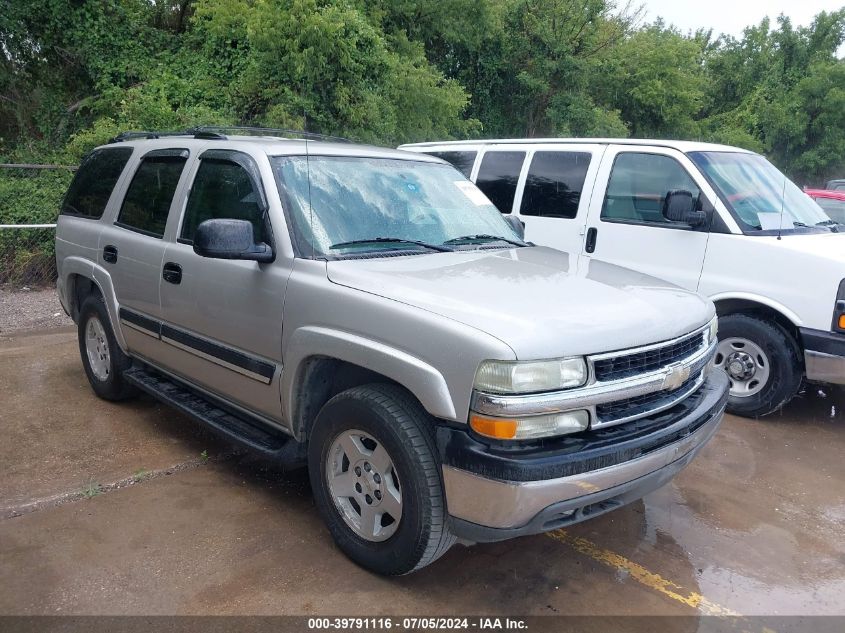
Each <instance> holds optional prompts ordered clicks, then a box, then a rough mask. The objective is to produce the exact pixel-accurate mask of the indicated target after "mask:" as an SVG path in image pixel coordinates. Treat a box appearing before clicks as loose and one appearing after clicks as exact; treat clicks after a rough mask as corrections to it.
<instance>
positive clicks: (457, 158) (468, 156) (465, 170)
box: [431, 152, 478, 178]
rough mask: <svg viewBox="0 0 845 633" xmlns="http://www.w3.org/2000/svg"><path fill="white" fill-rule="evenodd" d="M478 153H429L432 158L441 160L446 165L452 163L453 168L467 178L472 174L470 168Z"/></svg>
mask: <svg viewBox="0 0 845 633" xmlns="http://www.w3.org/2000/svg"><path fill="white" fill-rule="evenodd" d="M476 154H478V152H431V155H432V156H437V158H442V159H443V160H445V161H446V162H447V163H452V164H453V165H454V166H455V168H456V169H457V170H458V171H459V172H461V173H462V174H463V175H464V176H466V177H467V178H469V175H470V174H471V173H472V166H473V164H474V163H475V156H476Z"/></svg>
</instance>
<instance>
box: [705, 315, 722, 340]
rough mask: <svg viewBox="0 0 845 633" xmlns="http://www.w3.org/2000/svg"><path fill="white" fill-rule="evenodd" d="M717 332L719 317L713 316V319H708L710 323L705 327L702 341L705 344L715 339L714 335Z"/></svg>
mask: <svg viewBox="0 0 845 633" xmlns="http://www.w3.org/2000/svg"><path fill="white" fill-rule="evenodd" d="M718 333H719V317H713V320H712V321H710V325H709V327H708V328H707V331H706V332H705V335H704V343H705V345H710V344H711V343H712V342H713V341H715V340H716V335H717V334H718Z"/></svg>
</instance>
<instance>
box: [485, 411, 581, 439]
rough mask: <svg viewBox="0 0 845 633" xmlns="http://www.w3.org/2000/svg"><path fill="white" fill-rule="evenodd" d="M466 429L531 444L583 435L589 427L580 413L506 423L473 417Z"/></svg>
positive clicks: (555, 414)
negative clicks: (558, 436)
mask: <svg viewBox="0 0 845 633" xmlns="http://www.w3.org/2000/svg"><path fill="white" fill-rule="evenodd" d="M469 425H470V427H472V430H473V431H475V432H476V433H478V434H479V435H484V436H485V437H491V438H494V439H497V440H533V439H538V438H541V437H554V436H557V435H567V434H569V433H578V432H579V431H584V430H586V429H587V427H588V426H589V425H590V414H589V413H588V412H587V411H585V410H583V409H580V410H578V411H567V412H566V413H552V414H549V415H535V416H531V417H528V418H516V419H506V418H491V417H487V416H484V415H479V414H478V413H473V414H472V415H471V416H470V418H469Z"/></svg>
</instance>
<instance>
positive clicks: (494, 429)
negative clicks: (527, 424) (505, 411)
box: [469, 413, 516, 440]
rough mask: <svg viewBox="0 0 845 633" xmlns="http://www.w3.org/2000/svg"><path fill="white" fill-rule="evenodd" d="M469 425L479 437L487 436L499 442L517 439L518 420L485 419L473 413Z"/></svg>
mask: <svg viewBox="0 0 845 633" xmlns="http://www.w3.org/2000/svg"><path fill="white" fill-rule="evenodd" d="M469 425H470V426H471V427H472V430H473V431H475V432H476V433H478V434H479V435H486V436H487V437H493V438H496V439H497V440H512V439H514V438H515V437H516V420H502V419H499V418H485V417H484V416H481V415H478V414H475V413H473V414H472V416H470V419H469Z"/></svg>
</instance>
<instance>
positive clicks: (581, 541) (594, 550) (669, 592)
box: [546, 530, 740, 617]
mask: <svg viewBox="0 0 845 633" xmlns="http://www.w3.org/2000/svg"><path fill="white" fill-rule="evenodd" d="M546 536H548V537H550V538H553V539H554V540H556V541H560V542H561V543H566V544H567V545H569V546H570V547H572V548H573V549H575V550H576V551H577V552H580V553H581V554H584V555H586V556H589V557H590V558H592V559H593V560H595V561H598V562H599V563H602V564H603V565H607V566H608V567H613V568H614V569H617V570H619V571H624V572H626V573H627V574H628V575H629V576H630V577H631V578H633V579H634V580H636V581H637V582H638V583H640V584H642V585H645V586H646V587H648V588H649V589H653V590H654V591H657V592H659V593H662V594H663V595H664V596H667V597H669V598H671V599H672V600H675V601H676V602H680V603H681V604H685V605H687V606H688V607H692V608H693V609H696V610H698V611H699V612H700V613H701V614H702V615H721V616H732V617H740V614H739V613H737V612H736V611H731V610H730V609H728V608H726V607H723V606H722V605H720V604H716V603H715V602H713V601H712V600H708V599H707V598H705V597H704V596H702V595H701V594H700V593H697V592H695V591H689V590H687V589H685V588H684V587H681V586H680V585H678V584H676V583H674V582H672V581H671V580H666V579H665V578H664V577H663V576H661V575H660V574H655V573H654V572H651V571H649V570H648V569H646V568H645V567H643V566H642V565H640V564H638V563H635V562H633V561H630V560H628V559H627V558H625V557H624V556H622V555H620V554H617V553H616V552H612V551H610V550H609V549H604V548H603V547H600V546H599V545H596V544H595V543H593V542H592V541H588V540H587V539H585V538H581V537H580V536H573V535H571V534H569V533H568V532H567V531H566V530H555V531H553V532H546Z"/></svg>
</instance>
